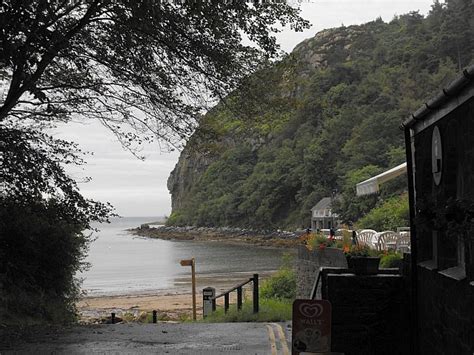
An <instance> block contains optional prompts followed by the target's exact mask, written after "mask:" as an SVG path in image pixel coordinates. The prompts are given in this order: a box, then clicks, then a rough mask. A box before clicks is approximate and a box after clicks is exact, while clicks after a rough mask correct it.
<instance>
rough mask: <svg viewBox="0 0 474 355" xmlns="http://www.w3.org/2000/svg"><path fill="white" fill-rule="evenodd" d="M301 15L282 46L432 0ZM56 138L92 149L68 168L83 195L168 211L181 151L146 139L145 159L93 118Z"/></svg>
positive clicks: (308, 8) (345, 2) (120, 207)
mask: <svg viewBox="0 0 474 355" xmlns="http://www.w3.org/2000/svg"><path fill="white" fill-rule="evenodd" d="M294 3H295V4H296V3H297V2H296V1H295V2H294ZM298 3H300V4H301V9H302V13H301V15H302V17H303V18H305V19H307V20H309V21H310V23H311V24H312V27H311V28H310V29H309V30H306V31H304V32H299V33H295V32H292V31H291V30H289V29H285V30H284V31H283V32H281V33H279V34H278V35H277V39H278V42H279V43H280V45H281V48H282V49H283V50H285V51H286V52H291V50H292V49H293V48H294V47H295V46H296V45H297V44H298V43H300V42H301V41H303V40H304V39H306V38H310V37H313V36H314V35H315V34H316V33H317V32H319V31H321V30H323V29H326V28H332V27H339V26H341V25H345V26H349V25H357V24H362V23H365V22H369V21H373V20H375V19H376V18H377V17H382V19H383V20H384V21H386V22H388V21H390V20H391V19H392V18H393V17H394V16H395V15H401V14H405V13H408V12H410V11H419V12H420V13H421V14H427V13H428V12H429V10H430V8H431V4H432V3H433V1H432V0H306V1H305V0H301V1H299V2H298ZM56 132H57V133H56V135H57V137H61V138H66V139H69V140H73V141H75V142H76V143H78V144H79V145H80V147H81V148H82V149H83V150H87V151H90V152H93V153H94V154H93V155H91V156H88V157H87V158H86V161H87V165H85V166H83V167H80V168H78V167H74V168H68V171H69V172H70V174H71V175H72V176H73V177H74V178H76V179H77V180H79V181H81V180H83V179H84V178H85V177H90V178H92V180H91V181H90V182H87V183H83V182H80V183H79V187H80V190H81V192H82V193H83V195H84V196H86V197H88V198H93V199H95V200H99V201H102V202H110V203H112V205H114V207H115V212H116V213H118V214H119V215H121V216H124V217H132V216H134V217H138V216H144V217H146V216H169V214H170V213H171V196H170V194H169V192H168V189H167V187H166V181H167V179H168V176H169V174H170V172H171V171H172V170H173V168H174V166H175V164H176V163H177V161H178V157H179V152H178V151H175V152H171V153H165V152H162V151H161V149H160V147H159V146H158V144H156V143H155V144H150V145H148V146H146V147H145V149H144V150H143V151H142V152H141V154H142V155H144V156H145V157H146V159H145V161H141V160H138V159H137V158H135V157H134V156H133V155H132V154H131V153H130V152H127V151H125V150H123V149H122V147H121V145H120V143H118V142H117V140H116V138H115V137H114V136H113V134H111V133H110V132H109V131H108V130H107V129H106V128H105V127H103V126H102V125H101V124H99V123H97V122H87V123H84V124H79V123H68V124H67V125H65V126H62V127H58V129H57V130H56Z"/></svg>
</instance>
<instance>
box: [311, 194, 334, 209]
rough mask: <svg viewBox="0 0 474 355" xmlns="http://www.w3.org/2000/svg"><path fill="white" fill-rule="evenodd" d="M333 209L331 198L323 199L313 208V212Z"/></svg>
mask: <svg viewBox="0 0 474 355" xmlns="http://www.w3.org/2000/svg"><path fill="white" fill-rule="evenodd" d="M330 208H331V198H330V197H323V198H322V199H321V200H320V201H319V202H318V203H317V204H315V205H314V206H313V208H311V211H314V210H327V209H330Z"/></svg>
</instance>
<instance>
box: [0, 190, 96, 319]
mask: <svg viewBox="0 0 474 355" xmlns="http://www.w3.org/2000/svg"><path fill="white" fill-rule="evenodd" d="M64 207H65V206H64V202H63V201H59V200H53V199H51V200H49V201H47V202H46V201H44V200H39V201H36V202H33V201H28V202H27V203H24V202H19V201H18V200H14V199H9V198H6V197H1V203H0V290H1V293H0V298H1V302H0V318H1V319H2V323H3V322H5V323H24V322H26V321H28V320H29V319H31V320H32V319H36V320H37V321H38V320H39V321H46V322H56V323H57V322H66V321H72V320H74V317H75V301H76V300H77V298H78V296H79V280H78V279H77V278H76V277H75V274H76V272H78V271H81V270H84V268H85V267H86V264H85V263H84V257H85V252H86V249H87V246H88V244H89V242H90V241H91V240H90V236H88V235H87V234H85V233H83V232H82V230H83V229H84V225H83V224H81V223H80V222H78V221H76V220H75V219H74V216H72V218H71V216H70V215H68V211H67V210H65V209H64ZM66 207H67V206H66Z"/></svg>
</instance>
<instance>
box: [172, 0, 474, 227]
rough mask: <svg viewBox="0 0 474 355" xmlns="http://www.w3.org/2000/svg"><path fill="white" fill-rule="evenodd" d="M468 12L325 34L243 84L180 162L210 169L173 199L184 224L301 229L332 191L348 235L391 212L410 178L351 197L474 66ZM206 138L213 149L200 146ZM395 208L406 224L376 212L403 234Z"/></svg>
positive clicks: (444, 11)
mask: <svg viewBox="0 0 474 355" xmlns="http://www.w3.org/2000/svg"><path fill="white" fill-rule="evenodd" d="M473 9H474V5H473V4H472V3H471V2H470V1H468V0H457V1H454V0H450V1H447V2H446V3H439V2H435V3H434V4H433V8H432V11H431V12H430V13H429V15H428V16H426V17H425V18H424V17H423V16H421V15H420V14H419V13H416V12H413V13H409V14H405V15H401V16H397V17H395V18H394V19H393V20H392V21H390V22H389V23H384V22H383V21H382V20H380V19H379V20H376V21H373V22H369V23H366V24H363V25H360V26H349V27H341V28H336V29H331V30H325V31H322V32H321V33H319V34H317V35H316V36H315V37H314V38H311V39H309V40H307V41H304V42H303V43H301V44H299V45H298V46H297V47H296V48H295V50H294V51H293V53H292V54H291V55H290V56H288V57H286V58H284V59H283V60H282V61H280V62H278V63H275V64H274V65H273V66H272V67H269V68H265V70H262V71H259V72H257V73H256V74H255V76H251V77H250V78H248V79H247V87H248V90H236V91H234V92H233V93H232V94H231V95H229V97H228V99H227V100H225V101H223V102H221V104H220V105H218V106H217V107H216V108H215V109H214V110H212V111H210V112H209V113H208V114H207V115H205V116H204V117H203V118H202V120H201V121H200V128H199V129H198V130H197V133H196V135H195V136H193V138H195V139H191V140H190V142H189V143H188V145H187V147H186V149H185V152H184V153H183V155H184V156H189V158H188V160H186V163H190V164H192V163H193V162H201V161H203V160H204V159H203V158H202V157H204V158H205V159H206V163H204V164H201V165H199V167H200V168H201V169H202V173H197V174H196V176H194V178H193V181H192V182H191V183H190V184H189V185H187V186H182V187H178V186H174V187H173V189H172V191H179V192H178V193H175V192H173V199H175V200H177V199H179V200H180V202H181V203H180V204H179V208H176V210H175V211H174V212H179V213H180V215H181V216H183V219H181V220H180V223H183V224H194V225H200V224H203V225H230V226H240V227H253V228H259V229H272V228H274V229H278V228H279V229H283V228H290V227H298V228H306V227H307V226H308V225H309V210H310V209H311V208H312V207H313V206H314V205H315V204H316V203H317V202H318V201H319V200H320V199H321V198H323V197H327V196H331V195H332V192H333V191H337V193H338V195H339V198H337V199H336V201H335V206H334V209H335V211H336V212H337V213H338V214H339V215H340V216H341V217H342V219H343V221H344V222H347V223H349V224H350V223H356V222H357V221H358V220H359V219H360V218H361V217H363V216H364V215H365V214H367V213H368V212H369V211H370V210H372V209H373V208H374V207H380V206H382V205H383V202H384V201H385V200H391V199H392V198H394V199H395V200H396V198H395V197H396V196H398V195H400V194H401V193H403V191H406V189H407V186H406V179H405V177H400V178H399V179H397V180H396V181H394V182H391V183H388V184H386V185H385V186H384V187H383V189H382V191H381V194H380V195H379V196H366V197H356V196H355V184H356V183H358V182H360V181H363V180H364V179H366V178H369V177H371V176H373V175H375V174H377V173H380V172H382V171H384V170H387V169H389V168H392V167H393V166H395V165H397V164H400V163H402V162H403V161H404V159H405V156H404V137H403V134H402V132H401V131H400V130H399V125H400V123H401V122H402V121H403V120H404V118H405V117H407V116H408V115H409V114H410V113H412V112H414V111H415V110H416V109H417V108H418V107H419V106H421V104H422V103H423V102H425V101H426V100H428V99H429V98H430V97H431V96H432V95H433V94H435V93H437V92H439V90H440V89H441V87H442V86H445V85H446V84H447V83H448V82H449V81H450V80H452V79H453V78H454V77H455V76H456V75H457V72H458V71H459V69H460V68H461V67H464V66H467V65H469V64H470V62H472V58H474V52H473V48H474V44H473V43H474V42H473V41H472V40H471V38H472V37H473V36H474V32H473V31H474V28H473V27H472V21H471V19H472V16H473ZM455 19H457V21H455ZM446 48H450V50H446ZM251 93H260V95H259V96H256V95H255V96H254V95H251ZM201 128H202V130H204V131H205V132H206V135H204V137H207V138H209V139H204V138H201V139H197V138H199V136H200V134H201V135H202V130H201ZM201 146H204V147H205V149H204V152H202V151H200V148H201ZM244 153H245V154H244ZM235 156H239V157H240V160H236V159H234V158H233V157H235ZM237 162H238V164H240V165H242V168H240V167H238V166H237V165H236V163H237ZM177 171H178V170H176V171H175V173H177ZM221 173H222V174H224V175H223V176H225V178H224V177H223V178H222V179H220V178H219V177H218V175H219V174H221ZM174 180H175V181H180V180H179V179H174ZM177 184H179V183H177ZM380 199H382V201H380ZM395 200H394V201H392V205H389V206H388V208H393V209H395V212H396V213H398V214H399V215H398V217H397V218H398V219H399V222H398V221H391V220H386V219H384V218H383V216H381V215H380V214H381V211H380V210H378V211H377V213H378V217H377V218H378V219H377V223H378V224H379V225H382V226H392V225H393V224H395V223H397V224H398V225H406V223H405V222H404V218H405V215H404V212H403V208H402V203H400V204H397V203H396V202H395ZM397 206H400V208H398V207H397ZM374 213H375V212H374ZM196 215H199V217H196ZM363 222H364V221H363ZM382 229H385V228H382Z"/></svg>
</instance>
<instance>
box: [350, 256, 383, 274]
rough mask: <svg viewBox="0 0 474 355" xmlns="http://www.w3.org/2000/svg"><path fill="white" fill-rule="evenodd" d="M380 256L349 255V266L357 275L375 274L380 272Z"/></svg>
mask: <svg viewBox="0 0 474 355" xmlns="http://www.w3.org/2000/svg"><path fill="white" fill-rule="evenodd" d="M379 262H380V258H378V257H370V256H349V257H347V266H348V267H349V269H350V270H352V272H353V273H354V274H356V275H375V274H377V273H378V272H379Z"/></svg>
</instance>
